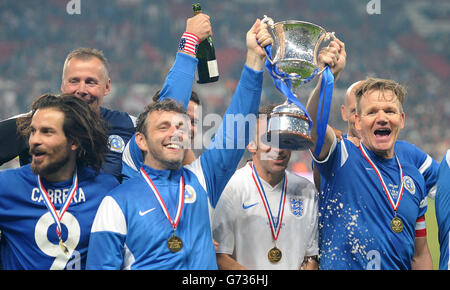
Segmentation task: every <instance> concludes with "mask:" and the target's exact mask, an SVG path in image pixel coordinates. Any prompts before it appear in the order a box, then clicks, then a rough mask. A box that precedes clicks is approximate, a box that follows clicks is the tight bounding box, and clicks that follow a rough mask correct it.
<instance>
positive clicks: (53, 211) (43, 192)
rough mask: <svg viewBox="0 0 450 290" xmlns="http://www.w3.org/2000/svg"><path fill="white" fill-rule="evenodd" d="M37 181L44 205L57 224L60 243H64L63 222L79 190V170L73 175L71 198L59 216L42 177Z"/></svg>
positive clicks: (65, 203)
mask: <svg viewBox="0 0 450 290" xmlns="http://www.w3.org/2000/svg"><path fill="white" fill-rule="evenodd" d="M37 179H38V185H39V190H40V191H41V195H42V197H43V198H44V203H45V205H46V206H47V209H48V211H49V212H50V214H51V216H52V217H53V220H54V221H55V223H56V225H57V226H56V234H57V235H58V238H59V239H60V241H62V240H61V235H62V228H61V220H62V218H63V216H64V213H65V212H66V211H67V209H68V208H69V205H70V203H71V201H72V199H73V197H74V196H75V192H76V191H77V189H78V174H77V170H75V172H74V174H73V181H72V188H71V189H70V192H69V196H68V197H67V199H66V200H65V201H64V204H63V206H62V208H61V209H60V210H59V214H58V212H57V211H56V208H55V206H54V205H53V202H52V201H51V200H50V196H49V195H48V192H47V190H46V189H45V188H44V185H43V184H42V179H41V176H40V175H38V177H37Z"/></svg>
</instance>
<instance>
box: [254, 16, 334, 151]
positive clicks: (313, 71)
mask: <svg viewBox="0 0 450 290" xmlns="http://www.w3.org/2000/svg"><path fill="white" fill-rule="evenodd" d="M262 22H263V23H267V24H268V27H269V32H271V34H272V37H273V39H274V44H273V45H272V48H271V55H272V56H273V58H272V59H271V58H270V57H269V55H268V57H267V59H268V60H269V61H270V62H271V64H272V65H273V66H274V67H275V68H276V69H277V70H278V73H275V74H274V73H272V77H274V76H275V77H277V78H279V79H281V80H282V81H283V82H285V83H287V82H290V83H291V88H290V89H291V91H292V93H293V95H294V97H295V98H297V96H296V95H295V91H296V90H297V88H298V87H299V86H301V85H303V84H305V83H307V82H309V81H311V80H312V79H314V78H315V77H316V76H317V75H319V74H321V73H322V72H323V70H324V69H322V70H319V67H318V65H317V53H318V49H319V46H320V44H321V43H322V41H324V40H329V39H330V38H331V37H333V38H334V32H331V33H329V32H326V31H325V29H323V28H322V27H320V26H318V25H315V24H312V23H309V22H304V21H296V20H288V21H281V22H277V23H274V22H273V20H272V19H271V18H269V17H267V16H266V15H264V18H263V20H262ZM280 72H281V73H280ZM297 100H298V98H297ZM268 118H269V120H268V125H267V133H266V136H265V138H263V140H265V142H266V143H268V144H269V145H272V146H276V147H278V148H281V149H289V150H308V149H309V148H311V147H312V146H313V143H312V138H311V136H310V131H311V127H310V125H311V120H310V119H309V115H308V114H307V113H306V112H305V111H304V110H302V109H301V108H300V107H299V106H297V105H296V104H294V103H293V102H290V101H288V100H286V102H285V103H283V104H282V105H279V106H277V107H275V108H274V109H273V111H272V113H271V114H270V116H268Z"/></svg>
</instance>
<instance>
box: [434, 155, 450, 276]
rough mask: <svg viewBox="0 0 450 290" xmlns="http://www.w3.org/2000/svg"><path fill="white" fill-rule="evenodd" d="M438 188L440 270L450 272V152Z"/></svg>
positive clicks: (444, 163)
mask: <svg viewBox="0 0 450 290" xmlns="http://www.w3.org/2000/svg"><path fill="white" fill-rule="evenodd" d="M436 187H437V189H436V202H435V204H436V219H437V223H438V227H439V245H440V247H441V255H440V258H439V269H440V270H450V259H449V252H450V237H449V236H450V150H447V152H446V153H445V156H444V158H443V159H442V161H441V165H440V167H439V175H438V181H437V184H436Z"/></svg>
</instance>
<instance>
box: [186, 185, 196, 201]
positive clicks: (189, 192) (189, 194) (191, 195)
mask: <svg viewBox="0 0 450 290" xmlns="http://www.w3.org/2000/svg"><path fill="white" fill-rule="evenodd" d="M195 200H197V193H196V192H195V189H194V188H193V187H192V186H190V185H185V186H184V203H194V202H195Z"/></svg>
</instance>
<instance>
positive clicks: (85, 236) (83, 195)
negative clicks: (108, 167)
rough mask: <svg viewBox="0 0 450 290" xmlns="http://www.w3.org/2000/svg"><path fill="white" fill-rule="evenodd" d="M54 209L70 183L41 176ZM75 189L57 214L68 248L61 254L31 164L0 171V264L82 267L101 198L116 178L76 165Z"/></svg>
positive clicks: (61, 200) (9, 267)
mask: <svg viewBox="0 0 450 290" xmlns="http://www.w3.org/2000/svg"><path fill="white" fill-rule="evenodd" d="M43 184H44V187H45V189H46V190H47V192H48V194H49V196H50V199H51V200H52V202H53V204H54V206H55V208H56V210H59V209H60V208H61V207H62V205H63V202H64V201H65V198H66V197H67V195H68V193H69V190H70V188H71V186H72V179H70V180H67V181H65V182H57V183H48V182H45V180H44V181H43ZM78 184H79V186H78V189H77V191H76V193H75V196H74V198H73V200H72V202H71V204H70V206H69V208H68V210H67V211H66V213H65V214H64V216H63V218H62V221H61V222H62V229H63V231H62V240H63V241H64V242H65V244H66V245H68V247H69V255H68V256H66V255H65V254H64V253H63V252H62V250H61V249H60V246H59V244H58V237H57V234H56V224H55V222H54V220H53V219H52V217H51V215H50V213H49V211H48V209H47V207H46V205H45V203H44V200H43V197H42V196H41V193H40V191H39V186H38V182H37V176H36V175H35V174H34V173H33V172H32V171H31V168H30V165H25V166H23V167H20V168H18V169H10V170H5V171H1V172H0V230H1V231H2V239H1V242H0V245H1V246H0V255H1V262H2V269H5V270H8V269H39V270H48V269H84V268H85V264H86V256H87V248H88V244H89V234H90V230H91V226H92V222H93V220H94V217H95V213H96V211H97V208H98V206H99V204H100V202H101V200H102V199H103V197H104V196H105V195H106V193H108V192H109V191H110V190H111V189H112V188H114V187H115V186H117V185H118V181H117V180H116V179H115V178H114V177H113V176H112V175H109V174H104V173H100V174H98V175H97V174H96V173H95V172H94V171H93V170H92V169H90V168H88V167H82V168H79V169H78Z"/></svg>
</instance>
